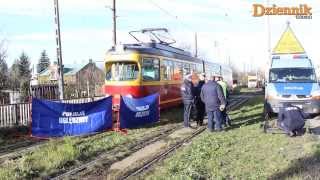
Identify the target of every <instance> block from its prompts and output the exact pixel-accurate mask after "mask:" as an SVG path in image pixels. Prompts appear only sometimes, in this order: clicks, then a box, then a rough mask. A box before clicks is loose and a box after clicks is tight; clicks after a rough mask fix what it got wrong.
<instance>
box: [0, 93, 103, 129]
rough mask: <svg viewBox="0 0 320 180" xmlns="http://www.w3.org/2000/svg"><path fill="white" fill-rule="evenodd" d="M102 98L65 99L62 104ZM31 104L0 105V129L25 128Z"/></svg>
mask: <svg viewBox="0 0 320 180" xmlns="http://www.w3.org/2000/svg"><path fill="white" fill-rule="evenodd" d="M102 98H104V96H99V97H91V98H79V99H66V100H63V101H62V102H64V103H73V104H78V103H86V102H92V101H96V100H99V99H102ZM30 112H31V103H30V102H28V103H18V104H6V105H0V128H7V127H14V126H27V125H28V122H30V121H31V119H30V118H31V114H30Z"/></svg>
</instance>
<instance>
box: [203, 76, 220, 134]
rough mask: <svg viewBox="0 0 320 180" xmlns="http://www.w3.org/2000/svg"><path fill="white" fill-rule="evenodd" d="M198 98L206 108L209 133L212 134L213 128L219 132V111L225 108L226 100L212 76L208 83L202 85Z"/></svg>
mask: <svg viewBox="0 0 320 180" xmlns="http://www.w3.org/2000/svg"><path fill="white" fill-rule="evenodd" d="M200 97H201V100H202V101H203V102H204V103H205V106H206V111H207V115H208V129H209V131H211V132H212V131H213V128H214V130H215V131H221V130H222V127H221V122H222V117H221V111H223V110H224V109H225V108H226V100H225V97H224V95H223V91H222V89H221V87H220V86H219V84H218V83H217V82H215V81H214V76H210V77H209V79H208V82H207V83H206V84H205V85H203V87H202V90H201V93H200Z"/></svg>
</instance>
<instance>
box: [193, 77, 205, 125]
mask: <svg viewBox="0 0 320 180" xmlns="http://www.w3.org/2000/svg"><path fill="white" fill-rule="evenodd" d="M204 84H205V74H204V73H202V74H200V75H199V82H198V84H197V86H196V87H195V101H196V102H195V105H196V110H197V118H196V119H197V125H198V126H202V124H203V119H204V114H205V105H204V103H203V102H202V100H201V97H200V93H201V89H202V86H203V85H204Z"/></svg>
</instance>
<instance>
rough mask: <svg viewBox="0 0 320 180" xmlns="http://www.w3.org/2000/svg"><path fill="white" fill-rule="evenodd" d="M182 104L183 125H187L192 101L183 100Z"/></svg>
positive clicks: (188, 124)
mask: <svg viewBox="0 0 320 180" xmlns="http://www.w3.org/2000/svg"><path fill="white" fill-rule="evenodd" d="M183 104H184V111H183V125H184V127H189V126H190V116H191V110H192V106H193V103H192V102H184V103H183Z"/></svg>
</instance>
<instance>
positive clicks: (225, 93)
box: [218, 81, 227, 98]
mask: <svg viewBox="0 0 320 180" xmlns="http://www.w3.org/2000/svg"><path fill="white" fill-rule="evenodd" d="M218 84H219V85H220V86H221V88H222V91H223V95H224V97H225V98H227V83H226V82H224V81H218Z"/></svg>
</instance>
